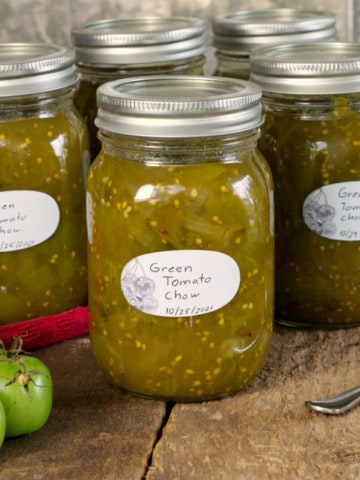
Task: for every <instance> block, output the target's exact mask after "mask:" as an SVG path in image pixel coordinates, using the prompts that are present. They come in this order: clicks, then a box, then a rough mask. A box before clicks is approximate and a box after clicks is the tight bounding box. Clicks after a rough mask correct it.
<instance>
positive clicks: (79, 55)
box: [71, 17, 206, 161]
mask: <svg viewBox="0 0 360 480" xmlns="http://www.w3.org/2000/svg"><path fill="white" fill-rule="evenodd" d="M205 29H206V25H205V22H204V21H203V20H200V19H198V18H192V17H144V18H142V17H135V18H125V19H112V20H100V21H97V22H93V23H89V24H86V25H84V26H82V27H80V28H76V29H73V30H72V35H71V37H72V43H73V46H74V49H75V54H76V57H75V61H76V65H77V68H78V72H79V83H78V86H77V89H76V92H75V105H76V106H77V108H78V110H79V111H80V113H81V114H82V115H83V116H84V118H85V121H86V123H87V126H88V129H89V132H90V146H91V148H90V150H91V161H93V160H94V159H95V157H96V156H97V154H98V153H99V151H100V148H101V145H100V141H99V139H98V136H97V128H96V126H95V124H94V121H95V118H96V110H97V105H96V89H97V87H98V86H99V85H101V84H102V83H105V82H108V81H111V80H116V79H118V78H127V77H135V76H139V75H141V76H142V75H154V74H178V75H180V74H190V75H200V74H203V68H204V64H205V60H206V59H205V52H206V44H205Z"/></svg>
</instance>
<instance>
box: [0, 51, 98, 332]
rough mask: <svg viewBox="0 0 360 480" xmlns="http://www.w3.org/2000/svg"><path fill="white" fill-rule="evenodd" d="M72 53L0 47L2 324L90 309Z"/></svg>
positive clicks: (84, 154) (82, 128)
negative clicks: (73, 97) (85, 304)
mask: <svg viewBox="0 0 360 480" xmlns="http://www.w3.org/2000/svg"><path fill="white" fill-rule="evenodd" d="M76 80H77V76H76V71H75V67H74V55H73V53H72V52H70V51H68V50H66V49H65V48H63V47H60V46H57V45H45V44H1V45H0V105H1V113H0V157H1V162H0V305H1V307H0V324H7V323H12V322H17V321H21V320H25V319H30V318H34V317H39V316H44V315H52V314H55V313H59V312H62V311H65V310H68V309H71V308H73V307H76V306H79V305H82V304H84V303H86V301H87V254H86V217H85V188H84V166H85V165H86V163H89V153H88V134H87V129H86V125H85V123H84V121H83V119H82V118H81V117H80V115H79V113H78V112H77V111H76V109H75V108H74V106H73V103H72V95H73V91H74V87H75V83H76Z"/></svg>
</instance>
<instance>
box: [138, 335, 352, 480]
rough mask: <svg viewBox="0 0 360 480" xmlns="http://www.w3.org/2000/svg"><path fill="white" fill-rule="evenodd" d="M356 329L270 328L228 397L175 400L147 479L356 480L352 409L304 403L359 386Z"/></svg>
mask: <svg viewBox="0 0 360 480" xmlns="http://www.w3.org/2000/svg"><path fill="white" fill-rule="evenodd" d="M359 339H360V331H359V329H351V330H350V329H349V330H338V331H301V330H289V329H282V328H277V329H276V332H275V335H274V341H273V345H272V348H271V350H270V353H269V356H268V360H267V363H266V365H265V366H264V368H263V370H262V372H261V373H260V375H259V377H258V378H257V379H256V380H255V381H254V382H253V383H252V385H251V386H249V387H248V388H247V389H245V390H244V391H242V392H241V393H239V394H238V395H235V396H234V397H231V398H227V399H223V400H221V401H215V402H207V403H202V404H183V405H180V404H179V405H176V406H175V407H174V409H173V411H172V414H171V416H170V420H169V422H168V424H167V425H166V428H165V429H164V431H163V436H162V438H161V439H160V441H159V442H158V444H157V446H156V449H155V451H154V454H153V462H152V466H151V468H150V470H149V472H148V475H147V477H146V478H147V480H155V479H156V480H191V479H196V480H202V479H204V480H205V479H206V480H212V479H214V480H222V479H224V480H232V479H234V480H239V479H241V480H259V479H262V480H267V479H269V480H270V479H271V480H273V479H274V480H275V479H276V480H288V479H290V478H291V479H294V480H300V479H306V480H308V479H312V480H323V479H329V480H335V479H339V480H340V479H345V478H346V479H347V480H358V479H359V478H360V408H359V407H358V408H356V409H354V410H352V411H350V412H348V413H347V414H345V415H342V416H328V415H323V414H318V413H315V412H312V411H310V410H308V409H307V408H306V407H305V406H304V401H305V400H307V399H310V398H316V397H323V396H325V395H331V394H334V393H337V392H340V391H342V390H346V389H347V388H351V387H353V386H355V385H358V384H360V368H359V363H360V350H359Z"/></svg>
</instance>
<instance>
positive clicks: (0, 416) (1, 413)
mask: <svg viewBox="0 0 360 480" xmlns="http://www.w3.org/2000/svg"><path fill="white" fill-rule="evenodd" d="M5 430H6V418H5V409H4V405H3V404H2V403H1V402H0V447H1V446H2V444H3V443H4V439H5Z"/></svg>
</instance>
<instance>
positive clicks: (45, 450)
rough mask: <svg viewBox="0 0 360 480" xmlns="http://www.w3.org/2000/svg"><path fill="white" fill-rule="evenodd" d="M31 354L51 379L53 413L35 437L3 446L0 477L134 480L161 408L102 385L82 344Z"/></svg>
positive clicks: (85, 342)
mask: <svg viewBox="0 0 360 480" xmlns="http://www.w3.org/2000/svg"><path fill="white" fill-rule="evenodd" d="M35 354H36V356H37V357H39V358H41V359H42V360H43V361H45V362H46V364H47V365H48V367H49V369H50V371H51V373H52V376H53V381H54V406H53V410H52V413H51V416H50V418H49V421H48V422H47V424H46V425H45V426H44V427H43V428H42V429H41V430H40V431H38V432H35V433H33V434H31V435H26V436H23V437H19V438H15V439H8V440H6V441H5V443H4V445H3V447H2V448H1V450H0V478H4V479H11V480H17V479H25V478H26V479H27V480H31V479H34V480H35V479H37V480H39V479H46V480H54V479H56V480H58V479H59V480H65V479H66V480H73V479H74V480H82V479H87V480H88V479H91V480H115V479H126V480H139V479H141V477H142V476H143V474H144V472H145V470H146V465H147V460H148V456H149V454H150V453H151V449H152V445H153V443H154V441H155V437H156V433H157V431H158V429H159V427H160V425H161V422H162V419H163V416H164V413H165V405H164V404H163V403H162V402H155V401H150V400H143V399H137V398H134V397H131V396H128V395H124V394H123V393H121V392H120V391H119V389H117V388H115V387H113V386H111V385H109V384H108V382H107V381H106V380H105V379H104V377H103V375H102V373H101V372H100V370H99V369H98V367H97V365H96V363H95V361H94V359H93V357H92V355H91V351H90V345H89V340H88V338H87V337H83V338H80V339H76V340H70V341H67V342H63V343H61V344H57V345H52V346H50V347H47V348H44V349H41V350H37V351H36V352H34V355H35Z"/></svg>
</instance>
